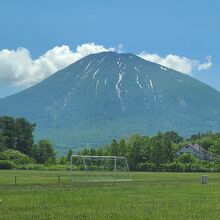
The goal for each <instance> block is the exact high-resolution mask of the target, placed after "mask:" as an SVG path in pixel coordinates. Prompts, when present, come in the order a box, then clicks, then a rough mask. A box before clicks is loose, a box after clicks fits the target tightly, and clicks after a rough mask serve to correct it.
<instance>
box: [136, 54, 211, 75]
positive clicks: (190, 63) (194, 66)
mask: <svg viewBox="0 0 220 220" xmlns="http://www.w3.org/2000/svg"><path fill="white" fill-rule="evenodd" d="M139 56H140V57H141V58H143V59H145V60H148V61H151V62H154V63H158V64H160V65H163V66H166V67H168V68H171V69H174V70H177V71H179V72H182V73H185V74H192V71H193V70H196V71H201V70H207V69H209V68H210V67H211V66H212V60H211V56H208V57H206V62H204V63H200V61H198V60H194V59H189V58H187V57H180V56H177V55H173V54H169V55H166V56H165V57H161V56H159V55H158V54H150V53H145V52H142V53H140V54H139Z"/></svg>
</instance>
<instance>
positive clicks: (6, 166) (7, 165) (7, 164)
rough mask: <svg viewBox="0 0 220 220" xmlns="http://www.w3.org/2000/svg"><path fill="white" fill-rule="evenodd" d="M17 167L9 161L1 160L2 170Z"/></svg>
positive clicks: (0, 167)
mask: <svg viewBox="0 0 220 220" xmlns="http://www.w3.org/2000/svg"><path fill="white" fill-rule="evenodd" d="M14 167H15V164H14V163H13V162H11V161H8V160H0V169H4V170H9V169H12V168H14Z"/></svg>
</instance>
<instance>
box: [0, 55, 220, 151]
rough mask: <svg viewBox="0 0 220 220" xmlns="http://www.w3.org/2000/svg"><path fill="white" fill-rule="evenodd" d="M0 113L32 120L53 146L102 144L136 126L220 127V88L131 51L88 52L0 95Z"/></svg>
mask: <svg viewBox="0 0 220 220" xmlns="http://www.w3.org/2000/svg"><path fill="white" fill-rule="evenodd" d="M0 115H12V116H24V117H26V118H27V119H28V120H30V121H32V122H36V124H37V127H36V136H37V138H50V139H51V140H53V141H54V142H55V143H56V145H58V146H74V147H79V148H80V147H81V146H85V145H90V146H100V145H103V144H106V143H110V141H111V140H112V139H113V138H116V139H117V138H120V137H126V136H128V135H131V134H133V133H140V134H148V135H151V134H154V133H156V132H157V131H159V130H160V131H166V130H175V131H177V132H179V133H180V134H182V135H184V136H187V135H190V134H193V133H195V132H199V131H200V132H203V131H209V130H212V131H219V130H220V93H219V92H218V91H216V90H214V89H213V88H211V87H209V86H207V85H205V84H204V83H201V82H199V81H198V80H196V79H193V78H192V77H190V76H188V75H185V74H182V73H180V72H177V71H174V70H172V69H169V68H167V67H164V66H161V65H158V64H155V63H152V62H148V61H146V60H143V59H141V58H140V57H137V56H135V55H134V54H131V53H127V54H123V53H121V54H119V53H116V52H102V53H98V54H91V55H89V56H87V57H85V58H83V59H81V60H79V61H77V62H75V63H73V64H71V65H70V66H68V67H66V68H65V69H63V70H60V71H58V72H56V73H55V74H53V75H52V76H50V77H49V78H47V79H45V80H43V81H42V82H40V83H38V84H37V85H34V86H33V87H31V88H28V89H26V90H24V91H22V92H20V93H17V94H15V95H12V96H9V97H6V98H2V99H0Z"/></svg>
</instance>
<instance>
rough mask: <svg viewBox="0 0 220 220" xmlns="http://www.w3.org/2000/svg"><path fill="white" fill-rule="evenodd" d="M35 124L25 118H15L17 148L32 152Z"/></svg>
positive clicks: (27, 152) (24, 151)
mask: <svg viewBox="0 0 220 220" xmlns="http://www.w3.org/2000/svg"><path fill="white" fill-rule="evenodd" d="M34 128H35V124H32V123H30V122H28V121H27V120H26V119H25V118H17V119H16V120H15V133H16V150H19V151H20V152H22V153H25V154H27V155H30V154H31V148H32V145H33V143H34V136H33V132H34Z"/></svg>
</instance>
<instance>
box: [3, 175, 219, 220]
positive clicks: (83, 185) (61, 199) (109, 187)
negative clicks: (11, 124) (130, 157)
mask: <svg viewBox="0 0 220 220" xmlns="http://www.w3.org/2000/svg"><path fill="white" fill-rule="evenodd" d="M58 175H60V176H61V182H60V183H59V182H58V177H57V176H58ZM201 175H202V174H200V173H133V174H132V177H133V181H132V182H95V183H93V182H71V181H70V174H69V172H64V171H63V172H57V171H56V172H55V171H0V219H1V220H10V219H13V220H15V219H16V220H17V219H18V220H19V219H27V220H30V219H55V220H56V219H57V220H58V219H59V220H60V219H61V220H64V219H71V220H72V219H77V220H80V219H100V220H103V219H138V220H139V219H219V213H220V205H219V200H220V199H219V198H220V174H218V173H216V174H214V173H210V174H209V183H208V184H207V185H201V184H200V177H201ZM14 176H17V183H16V184H14Z"/></svg>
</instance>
